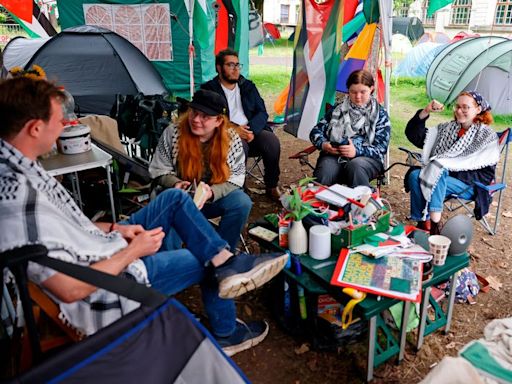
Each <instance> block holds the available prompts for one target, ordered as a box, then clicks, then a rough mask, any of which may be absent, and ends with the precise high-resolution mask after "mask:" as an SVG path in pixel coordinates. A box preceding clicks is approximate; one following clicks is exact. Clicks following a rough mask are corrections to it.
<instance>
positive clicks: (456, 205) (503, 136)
mask: <svg viewBox="0 0 512 384" xmlns="http://www.w3.org/2000/svg"><path fill="white" fill-rule="evenodd" d="M510 130H511V128H507V129H505V130H504V131H502V132H498V133H497V134H498V143H499V147H500V163H501V172H500V174H499V175H498V177H497V178H496V179H495V181H494V182H493V183H491V184H489V185H485V184H482V183H480V182H478V181H475V186H476V187H477V188H481V189H483V190H484V191H486V192H487V193H489V195H490V196H494V195H495V194H498V204H497V206H496V211H495V217H494V224H493V225H491V223H489V221H488V220H487V218H486V217H482V219H480V220H478V223H479V224H480V225H481V226H482V227H483V228H484V229H485V230H486V231H487V232H488V233H489V234H490V235H493V236H494V235H495V234H496V233H497V232H498V225H499V222H500V213H501V204H502V201H503V192H504V191H505V188H507V184H506V172H507V159H508V148H509V144H510V142H511V141H512V135H511V133H510ZM470 188H473V187H472V186H471V187H470ZM464 192H466V190H464V191H462V192H461V193H459V194H452V195H450V196H448V198H447V199H446V200H445V207H446V208H447V209H448V210H449V211H455V210H458V209H460V208H463V209H465V210H466V212H467V213H468V214H469V215H470V216H471V217H474V214H473V210H472V209H471V207H470V204H471V203H474V202H473V200H464V199H462V198H460V197H459V196H460V195H462V194H463V193H464Z"/></svg>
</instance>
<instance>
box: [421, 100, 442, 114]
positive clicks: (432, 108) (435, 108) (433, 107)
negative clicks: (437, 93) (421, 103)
mask: <svg viewBox="0 0 512 384" xmlns="http://www.w3.org/2000/svg"><path fill="white" fill-rule="evenodd" d="M443 109H444V105H443V104H442V103H440V102H439V101H437V100H436V99H432V101H431V102H430V103H428V104H427V106H426V107H425V108H423V111H421V112H420V119H424V118H426V117H427V116H428V115H430V113H431V112H441V111H442V110H443Z"/></svg>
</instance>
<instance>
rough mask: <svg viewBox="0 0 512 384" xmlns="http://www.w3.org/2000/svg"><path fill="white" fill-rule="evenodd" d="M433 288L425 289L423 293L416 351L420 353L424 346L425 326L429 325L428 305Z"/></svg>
mask: <svg viewBox="0 0 512 384" xmlns="http://www.w3.org/2000/svg"><path fill="white" fill-rule="evenodd" d="M430 291H431V287H427V288H425V290H424V291H423V300H422V302H421V311H420V312H421V313H420V325H419V327H418V340H417V342H416V349H417V350H418V351H419V350H420V349H421V346H422V345H423V337H424V336H423V335H424V334H425V326H426V324H427V312H428V303H429V298H430Z"/></svg>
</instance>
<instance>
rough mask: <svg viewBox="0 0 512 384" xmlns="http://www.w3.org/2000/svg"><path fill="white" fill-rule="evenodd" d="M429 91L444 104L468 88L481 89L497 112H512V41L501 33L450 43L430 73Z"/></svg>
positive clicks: (427, 82)
mask: <svg viewBox="0 0 512 384" xmlns="http://www.w3.org/2000/svg"><path fill="white" fill-rule="evenodd" d="M426 86H427V94H428V95H429V96H430V97H431V98H434V99H436V100H439V101H440V102H442V103H444V104H450V103H452V102H453V101H454V100H455V98H456V97H457V95H458V94H459V93H460V92H462V91H464V90H476V91H478V92H480V93H481V94H482V95H483V96H484V97H485V98H486V99H487V100H488V101H489V103H490V104H491V106H492V109H493V113H496V114H511V113H512V40H509V39H506V38H504V37H500V36H483V37H474V38H466V39H462V40H459V41H457V42H455V43H452V44H449V45H448V46H446V48H444V49H443V50H442V51H441V52H440V53H439V54H438V55H437V56H436V58H435V59H434V61H433V62H432V64H431V65H430V68H429V70H428V73H427V81H426Z"/></svg>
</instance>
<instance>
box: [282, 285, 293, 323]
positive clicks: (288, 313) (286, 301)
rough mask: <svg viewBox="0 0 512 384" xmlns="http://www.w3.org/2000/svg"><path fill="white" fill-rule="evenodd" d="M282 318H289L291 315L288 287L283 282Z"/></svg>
mask: <svg viewBox="0 0 512 384" xmlns="http://www.w3.org/2000/svg"><path fill="white" fill-rule="evenodd" d="M283 312H284V317H286V318H289V317H290V316H291V314H292V307H291V298H290V285H289V284H288V282H287V281H286V279H285V280H284V304H283Z"/></svg>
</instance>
